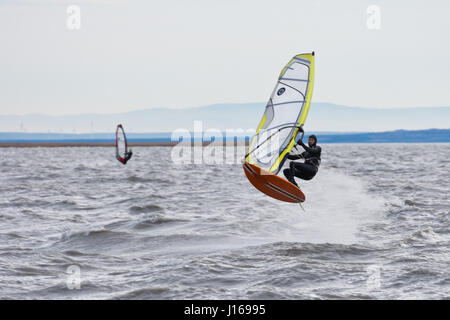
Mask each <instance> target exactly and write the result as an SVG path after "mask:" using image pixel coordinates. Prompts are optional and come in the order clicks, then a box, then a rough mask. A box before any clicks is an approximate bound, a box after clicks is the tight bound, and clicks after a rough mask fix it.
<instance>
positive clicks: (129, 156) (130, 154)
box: [124, 150, 133, 164]
mask: <svg viewBox="0 0 450 320" xmlns="http://www.w3.org/2000/svg"><path fill="white" fill-rule="evenodd" d="M132 155H133V152H132V151H131V150H130V151H128V152H127V153H126V154H125V162H124V164H126V163H127V162H128V160H130V159H131V156H132Z"/></svg>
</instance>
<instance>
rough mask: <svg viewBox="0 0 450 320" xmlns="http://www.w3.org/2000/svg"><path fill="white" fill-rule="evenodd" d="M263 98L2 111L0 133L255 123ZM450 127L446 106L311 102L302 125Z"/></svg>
mask: <svg viewBox="0 0 450 320" xmlns="http://www.w3.org/2000/svg"><path fill="white" fill-rule="evenodd" d="M264 107H265V103H242V104H215V105H210V106H204V107H196V108H187V109H147V110H137V111H132V112H127V113H122V114H105V115H99V114H81V115H65V116H48V115H39V114H32V115H24V116H14V115H4V116H0V132H42V133H49V132H50V133H89V132H113V131H114V130H115V126H116V125H117V124H118V123H122V124H123V125H124V126H125V128H126V130H127V132H170V131H173V130H175V129H178V128H184V129H188V130H193V123H194V121H195V120H201V121H203V129H211V128H215V129H220V130H225V129H238V128H241V129H245V130H246V129H250V128H253V129H254V128H255V127H256V126H257V124H258V122H259V120H260V118H261V116H262V113H263V112H264ZM429 128H438V129H448V128H450V107H426V108H425V107H423V108H398V109H395V108H392V109H369V108H358V107H346V106H342V105H336V104H331V103H313V104H312V105H311V109H310V113H309V115H308V119H307V122H306V125H305V129H307V130H312V131H331V132H381V131H392V130H398V129H405V130H424V129H429Z"/></svg>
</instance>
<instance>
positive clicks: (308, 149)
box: [298, 140, 321, 156]
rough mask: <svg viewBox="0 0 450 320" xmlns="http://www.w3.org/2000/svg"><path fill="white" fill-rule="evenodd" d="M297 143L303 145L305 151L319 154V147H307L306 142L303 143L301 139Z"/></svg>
mask: <svg viewBox="0 0 450 320" xmlns="http://www.w3.org/2000/svg"><path fill="white" fill-rule="evenodd" d="M298 144H299V145H301V146H302V147H303V149H305V151H307V152H308V153H309V154H310V155H312V156H313V155H317V154H320V151H321V149H320V147H319V146H314V147H308V146H307V145H306V144H304V143H303V141H302V140H300V141H299V142H298Z"/></svg>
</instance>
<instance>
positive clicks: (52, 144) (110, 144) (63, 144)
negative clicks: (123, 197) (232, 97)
mask: <svg viewBox="0 0 450 320" xmlns="http://www.w3.org/2000/svg"><path fill="white" fill-rule="evenodd" d="M178 144H180V145H185V144H188V145H191V144H190V143H183V142H182V143H179V142H129V143H128V147H173V146H176V145H178ZM209 144H211V143H210V142H203V143H198V142H196V143H194V145H195V146H199V145H203V146H207V145H209ZM213 144H215V145H217V144H218V143H214V142H213ZM223 145H227V146H231V145H233V142H227V143H226V144H223ZM234 145H238V146H242V145H248V143H245V141H239V142H237V143H234ZM115 146H116V144H115V142H0V148H75V147H107V148H114V147H115Z"/></svg>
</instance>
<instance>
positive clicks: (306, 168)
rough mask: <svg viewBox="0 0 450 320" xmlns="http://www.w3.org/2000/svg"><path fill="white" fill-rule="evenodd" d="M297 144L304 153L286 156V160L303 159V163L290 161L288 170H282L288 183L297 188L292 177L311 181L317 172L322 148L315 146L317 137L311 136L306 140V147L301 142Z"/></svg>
mask: <svg viewBox="0 0 450 320" xmlns="http://www.w3.org/2000/svg"><path fill="white" fill-rule="evenodd" d="M297 144H299V145H301V146H302V147H303V149H305V152H303V153H302V154H296V155H291V154H288V155H287V158H288V159H289V160H298V159H305V162H304V163H298V162H294V161H291V163H290V164H289V169H284V170H283V173H284V175H285V176H286V178H287V179H288V181H289V182H291V183H292V184H294V185H296V186H297V187H298V185H297V183H296V182H295V179H294V176H295V177H298V178H300V179H303V180H311V179H312V178H313V177H314V176H315V175H316V173H317V171H318V170H319V165H320V156H321V153H322V148H320V147H319V146H318V145H317V137H316V136H315V135H313V134H312V135H310V136H309V138H308V146H306V145H305V144H304V143H303V141H302V140H300V141H299V142H297Z"/></svg>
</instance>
